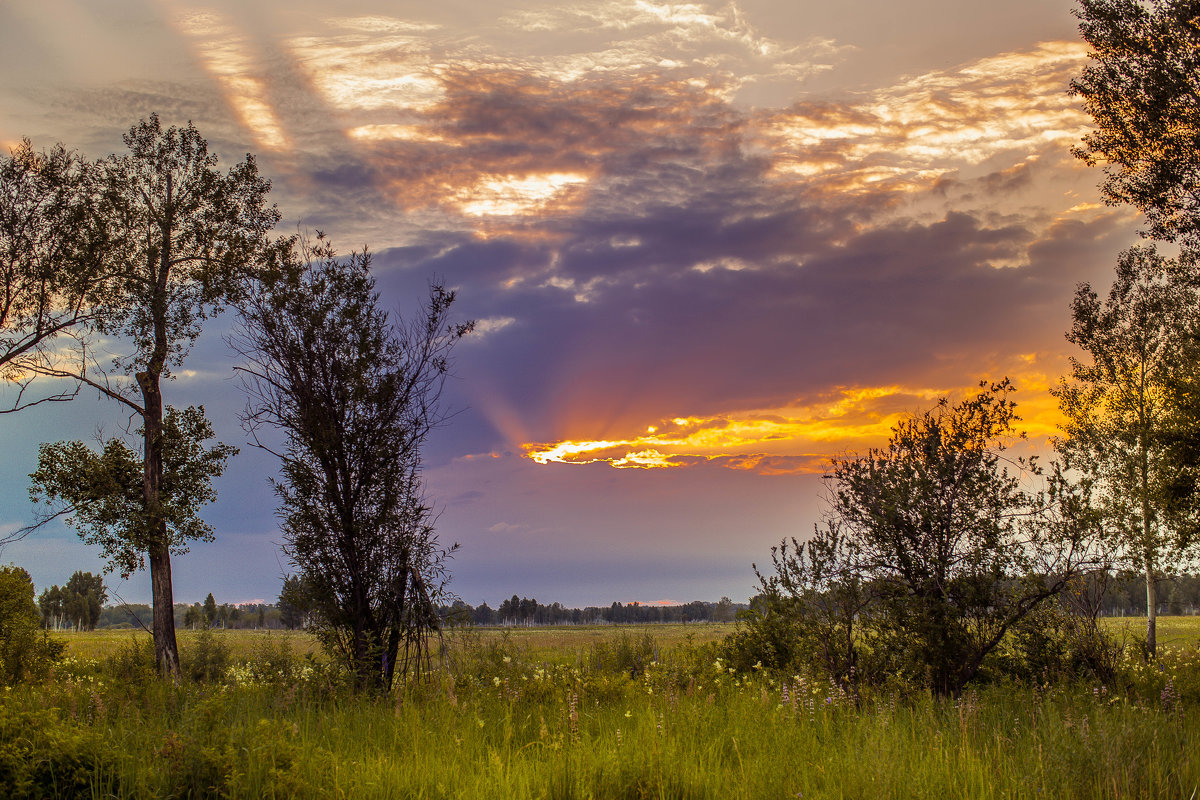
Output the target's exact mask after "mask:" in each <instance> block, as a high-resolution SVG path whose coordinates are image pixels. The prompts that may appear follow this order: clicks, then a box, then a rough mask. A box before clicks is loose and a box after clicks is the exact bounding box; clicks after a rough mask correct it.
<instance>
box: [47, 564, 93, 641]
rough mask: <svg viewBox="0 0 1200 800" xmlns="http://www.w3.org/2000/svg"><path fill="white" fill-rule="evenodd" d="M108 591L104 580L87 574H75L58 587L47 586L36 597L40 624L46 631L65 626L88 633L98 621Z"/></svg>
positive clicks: (78, 572) (81, 572)
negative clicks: (40, 619)
mask: <svg viewBox="0 0 1200 800" xmlns="http://www.w3.org/2000/svg"><path fill="white" fill-rule="evenodd" d="M106 599H108V590H107V589H105V588H104V578H103V577H102V576H100V575H93V574H92V573H90V572H83V571H76V572H75V573H74V574H73V575H71V579H70V580H69V581H67V582H66V584H64V585H63V586H62V587H59V586H51V587H50V588H49V589H45V590H43V591H42V593H41V595H40V596H39V597H38V609H39V610H40V611H41V612H42V624H43V625H44V626H45V627H48V628H59V627H62V626H63V625H69V626H71V627H74V628H77V629H79V630H92V629H93V628H95V627H96V623H97V622H99V621H100V612H101V611H102V610H103V606H104V601H105V600H106Z"/></svg>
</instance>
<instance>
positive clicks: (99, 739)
mask: <svg viewBox="0 0 1200 800" xmlns="http://www.w3.org/2000/svg"><path fill="white" fill-rule="evenodd" d="M118 758H119V754H118V753H116V752H114V750H113V748H112V747H111V745H110V744H109V743H107V742H105V741H104V737H103V735H102V734H101V733H100V732H99V731H96V730H89V729H86V728H81V727H79V726H78V725H74V724H70V723H68V722H65V721H63V720H62V719H60V718H59V715H58V714H56V713H55V712H54V711H53V710H50V709H41V710H36V711H28V710H19V709H17V708H14V707H13V706H12V704H11V703H5V702H0V786H3V787H4V796H5V797H7V798H10V800H25V799H26V798H28V799H29V800H38V799H40V798H45V797H63V798H74V797H78V798H90V797H95V796H96V794H97V793H96V790H97V789H98V788H99V787H100V786H102V785H104V784H105V783H108V782H112V781H113V778H112V773H113V771H114V768H115V762H116V761H117V760H118ZM106 779H107V780H106ZM110 788H115V787H110ZM108 796H112V795H108Z"/></svg>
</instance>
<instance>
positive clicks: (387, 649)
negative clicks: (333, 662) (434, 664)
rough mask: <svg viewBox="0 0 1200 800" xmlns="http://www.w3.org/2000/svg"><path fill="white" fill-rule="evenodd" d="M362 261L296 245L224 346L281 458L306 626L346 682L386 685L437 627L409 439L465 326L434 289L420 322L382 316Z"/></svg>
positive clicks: (435, 549)
mask: <svg viewBox="0 0 1200 800" xmlns="http://www.w3.org/2000/svg"><path fill="white" fill-rule="evenodd" d="M369 264H370V259H369V256H368V254H367V253H366V252H363V253H356V254H351V256H350V257H349V258H347V259H344V260H339V259H338V258H337V257H336V256H335V254H334V252H333V249H332V248H331V247H330V246H329V245H328V244H327V243H326V242H325V240H324V238H323V236H322V235H321V234H319V233H318V236H317V240H316V242H315V244H312V245H309V244H308V243H306V242H304V241H303V240H301V241H300V242H299V243H298V250H297V251H296V252H294V253H292V254H287V255H286V257H283V258H281V259H280V262H279V269H278V271H277V272H275V273H272V274H269V275H264V277H263V279H262V280H261V282H260V283H259V285H258V287H257V290H256V291H255V292H254V293H253V294H252V295H250V297H249V298H247V301H246V302H245V304H244V305H243V310H242V324H241V326H240V331H239V336H238V339H237V341H236V344H235V346H236V347H237V349H238V350H239V351H240V352H241V353H242V354H243V355H244V356H245V359H246V364H245V365H244V366H242V367H239V369H240V370H241V372H242V375H243V376H244V386H245V389H246V392H247V397H248V405H247V410H246V412H245V416H244V419H245V422H246V425H247V427H248V429H249V431H250V432H251V434H252V436H253V437H254V440H255V441H256V442H257V443H258V444H259V446H262V447H264V448H266V449H269V450H271V452H274V453H275V454H276V455H277V456H278V457H279V458H280V461H281V469H280V472H281V479H280V480H276V481H274V487H275V491H276V493H277V495H278V496H279V498H280V503H281V508H280V511H279V515H280V517H281V519H282V526H281V529H282V535H283V539H284V542H285V547H284V549H285V552H286V553H287V555H288V557H289V558H290V559H291V561H292V563H293V564H294V565H295V566H296V568H297V570H298V571H299V574H300V575H301V576H302V577H303V579H304V580H305V581H306V582H307V585H308V589H309V592H308V597H309V600H310V602H311V609H312V611H313V615H314V624H315V625H316V626H317V629H318V632H319V633H320V634H321V636H322V638H323V640H324V641H325V643H326V645H327V646H328V647H329V648H330V649H331V650H332V651H333V652H334V653H335V654H337V655H338V656H339V657H341V658H342V659H344V661H345V662H346V663H347V664H348V666H349V667H350V669H351V670H352V674H353V675H354V677H355V681H356V683H357V685H358V686H360V687H363V688H387V687H390V686H391V682H392V679H393V676H394V674H395V670H396V667H397V665H398V661H399V662H401V663H400V666H401V667H402V669H407V668H408V667H409V666H414V667H416V668H419V665H420V659H421V655H422V653H423V652H424V650H423V648H424V647H425V646H426V642H427V637H428V635H429V634H430V633H431V632H433V631H436V630H438V628H439V620H438V617H437V614H436V609H435V607H434V600H435V599H436V598H437V597H438V595H439V593H440V591H441V587H442V585H443V584H444V580H445V563H444V561H445V558H446V556H447V555H448V554H449V551H448V550H446V549H445V548H442V547H441V546H440V545H439V544H438V541H437V537H436V536H435V534H434V528H433V519H432V517H431V514H430V508H429V506H428V504H426V503H425V502H424V501H423V499H422V486H421V476H420V467H421V446H422V444H423V442H424V441H425V438H426V436H427V435H428V433H429V432H430V430H431V429H432V428H433V426H434V425H436V424H437V423H438V422H439V421H441V420H442V419H443V415H442V413H441V411H440V409H439V402H438V401H439V396H440V393H441V390H442V386H443V381H444V379H445V376H446V373H447V370H448V369H449V361H448V356H449V352H450V349H451V348H452V346H453V345H454V343H455V342H456V341H457V340H458V339H459V337H461V336H462V335H463V334H465V333H466V332H467V331H468V330H470V326H469V325H451V324H450V323H449V322H448V314H449V310H450V307H451V305H452V303H453V302H454V293H453V292H448V291H446V290H445V289H443V288H442V287H440V286H434V287H432V288H431V290H430V295H429V301H428V304H427V305H426V306H425V307H424V309H423V312H422V314H421V315H420V317H419V318H415V319H410V320H404V319H400V320H398V321H397V322H394V323H393V321H392V320H391V319H390V318H389V316H388V314H387V313H386V312H384V311H383V310H381V309H380V308H379V302H378V295H377V294H376V293H375V289H374V280H373V279H372V278H371V276H370V273H369ZM266 430H273V431H275V432H277V433H278V434H281V435H282V438H283V444H282V446H272V445H271V444H268V443H267V442H265V441H263V439H261V438H259V437H260V434H263V433H265V431H266ZM401 645H403V647H404V649H403V652H401V650H400V647H401Z"/></svg>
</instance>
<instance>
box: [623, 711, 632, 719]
mask: <svg viewBox="0 0 1200 800" xmlns="http://www.w3.org/2000/svg"><path fill="white" fill-rule="evenodd" d="M632 716H633V712H632V711H626V712H625V717H626V718H627V719H628V718H629V717H632Z"/></svg>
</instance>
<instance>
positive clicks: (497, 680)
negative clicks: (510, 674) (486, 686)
mask: <svg viewBox="0 0 1200 800" xmlns="http://www.w3.org/2000/svg"><path fill="white" fill-rule="evenodd" d="M492 685H493V686H499V685H500V679H499V678H492Z"/></svg>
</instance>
